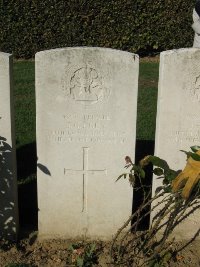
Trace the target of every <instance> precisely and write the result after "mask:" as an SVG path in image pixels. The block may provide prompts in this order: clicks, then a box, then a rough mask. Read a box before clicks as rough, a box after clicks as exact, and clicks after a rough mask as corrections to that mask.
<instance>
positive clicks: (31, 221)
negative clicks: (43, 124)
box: [17, 142, 38, 235]
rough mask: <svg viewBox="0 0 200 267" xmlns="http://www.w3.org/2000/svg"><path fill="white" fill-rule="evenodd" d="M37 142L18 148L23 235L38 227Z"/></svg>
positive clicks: (20, 216) (20, 222) (20, 215)
mask: <svg viewBox="0 0 200 267" xmlns="http://www.w3.org/2000/svg"><path fill="white" fill-rule="evenodd" d="M36 164H37V156H36V143H35V142H34V143H31V144H27V145H25V146H22V147H20V148H18V149H17V177H18V184H19V185H18V201H19V224H20V233H21V235H26V232H27V234H28V233H29V232H31V231H35V230H37V228H38V205H37V180H36V169H37V167H36Z"/></svg>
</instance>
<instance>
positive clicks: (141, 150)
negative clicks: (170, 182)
mask: <svg viewBox="0 0 200 267" xmlns="http://www.w3.org/2000/svg"><path fill="white" fill-rule="evenodd" d="M153 154H154V141H153V140H136V149H135V163H136V164H138V163H139V161H140V160H141V159H142V158H144V157H145V156H147V155H153ZM152 170H153V169H152V166H146V167H145V173H146V177H145V179H144V180H143V181H144V184H143V185H144V186H145V187H146V188H147V189H146V190H151V185H152ZM135 186H136V187H138V186H139V183H137V182H136V185H135ZM143 199H144V192H143V190H142V188H140V189H139V190H137V191H135V190H134V192H133V209H132V212H133V213H134V212H135V211H136V210H137V209H138V208H139V207H140V205H141V204H142V202H143ZM147 209H150V207H147ZM145 212H146V210H144V213H145ZM149 222H150V216H148V217H145V218H143V219H142V220H141V222H140V225H139V226H138V230H145V229H148V228H149ZM132 223H134V221H132Z"/></svg>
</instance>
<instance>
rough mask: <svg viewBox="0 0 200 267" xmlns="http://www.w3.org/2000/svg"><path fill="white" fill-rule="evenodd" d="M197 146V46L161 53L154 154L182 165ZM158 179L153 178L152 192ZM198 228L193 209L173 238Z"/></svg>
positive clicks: (199, 216)
mask: <svg viewBox="0 0 200 267" xmlns="http://www.w3.org/2000/svg"><path fill="white" fill-rule="evenodd" d="M193 145H200V49H194V48H191V49H179V50H172V51H166V52H162V53H161V55H160V70H159V88H158V109H157V122H156V138H155V155H156V156H159V157H160V158H162V159H164V160H166V161H167V163H168V164H169V166H170V168H172V169H174V170H180V169H183V168H184V167H185V164H186V155H185V154H184V153H183V152H181V151H180V150H186V151H189V150H190V147H191V146H193ZM160 183H161V180H160V179H155V177H154V181H153V191H155V189H156V188H157V187H158V186H159V185H160ZM199 227H200V212H197V211H196V212H195V213H194V214H193V215H192V216H190V217H189V218H186V220H185V221H184V222H183V223H182V224H181V225H180V226H179V227H177V229H176V231H175V236H176V239H190V238H191V237H193V236H194V234H195V232H197V230H198V229H199ZM185 229H187V231H185Z"/></svg>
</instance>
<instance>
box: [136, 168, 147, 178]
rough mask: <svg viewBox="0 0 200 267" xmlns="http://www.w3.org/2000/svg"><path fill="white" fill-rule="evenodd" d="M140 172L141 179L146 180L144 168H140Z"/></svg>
mask: <svg viewBox="0 0 200 267" xmlns="http://www.w3.org/2000/svg"><path fill="white" fill-rule="evenodd" d="M138 172H139V175H140V177H141V178H143V179H144V178H145V171H144V170H143V169H142V168H140V169H139V170H138Z"/></svg>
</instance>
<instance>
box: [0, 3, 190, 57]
mask: <svg viewBox="0 0 200 267" xmlns="http://www.w3.org/2000/svg"><path fill="white" fill-rule="evenodd" d="M193 6H194V1H191V0H0V50H1V51H4V52H9V53H13V54H14V56H15V57H17V58H31V57H34V54H35V53H36V52H38V51H41V50H45V49H51V48H57V47H67V46H99V47H111V48H116V49H122V50H126V51H130V52H136V53H140V54H149V53H152V52H156V51H157V52H158V51H162V50H166V49H173V48H180V47H190V46H192V40H193V31H192V28H191V23H192V8H193Z"/></svg>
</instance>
